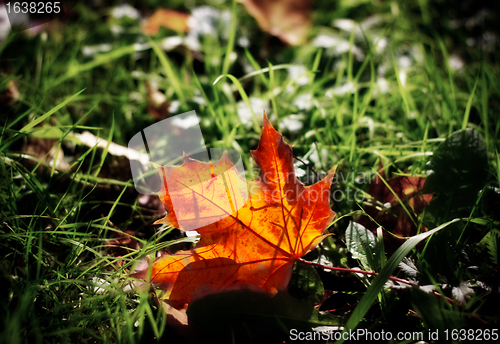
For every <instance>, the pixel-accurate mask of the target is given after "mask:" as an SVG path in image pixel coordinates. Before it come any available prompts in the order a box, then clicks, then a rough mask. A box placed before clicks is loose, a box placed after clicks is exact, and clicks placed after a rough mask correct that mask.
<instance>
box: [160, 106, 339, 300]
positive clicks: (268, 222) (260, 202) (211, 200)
mask: <svg viewBox="0 0 500 344" xmlns="http://www.w3.org/2000/svg"><path fill="white" fill-rule="evenodd" d="M252 155H253V158H254V159H255V162H256V163H257V165H258V166H259V167H260V168H261V172H262V174H261V176H260V178H258V179H254V180H252V181H250V182H248V185H245V183H246V181H245V180H244V179H243V178H242V177H241V176H240V175H238V173H237V171H236V168H235V167H234V166H233V165H232V163H231V161H230V160H229V159H228V157H227V154H224V156H223V157H222V158H221V159H220V161H219V162H218V163H216V164H215V165H211V166H210V168H207V164H208V163H204V162H200V161H197V160H193V159H190V158H188V157H187V156H185V157H184V163H183V164H182V165H181V166H177V167H165V168H163V167H162V168H161V172H162V175H163V178H164V183H165V187H166V188H165V191H164V192H163V193H162V194H161V195H160V198H161V200H162V202H163V204H164V206H165V209H166V210H167V212H168V213H167V216H165V217H164V218H163V219H161V220H158V221H157V222H156V223H165V224H170V225H172V226H175V227H178V228H181V229H182V228H183V227H184V228H193V225H196V224H201V225H202V224H203V220H204V219H205V218H208V219H209V221H208V222H207V223H210V224H208V225H206V226H202V227H199V228H198V229H197V231H198V232H199V233H200V235H201V240H200V241H199V242H198V244H197V245H196V247H195V248H194V249H192V250H189V251H180V252H177V253H176V254H174V255H167V256H163V257H162V258H160V259H159V260H157V261H156V262H155V263H154V264H153V267H152V276H151V283H153V284H158V285H159V286H160V288H161V289H163V290H164V291H165V295H164V298H165V299H168V300H169V303H170V305H172V306H174V307H176V308H182V307H183V306H185V304H186V303H190V302H191V301H193V300H194V299H198V298H200V297H203V296H205V295H208V294H211V293H215V292H221V291H227V290H236V289H251V290H260V291H264V292H268V293H269V294H271V295H272V294H275V293H276V292H277V291H278V290H283V289H285V288H286V286H287V284H288V282H289V280H290V276H291V272H292V267H293V263H294V262H295V261H296V260H297V259H299V258H300V257H302V256H303V255H305V254H306V253H308V252H309V251H311V250H312V249H314V247H315V246H316V245H317V244H318V243H319V242H320V241H321V240H322V239H323V238H324V235H323V232H324V231H325V229H326V227H327V226H328V225H329V224H330V223H331V221H332V220H333V217H334V216H335V213H334V212H333V211H332V210H331V209H330V201H329V200H330V185H331V182H332V178H333V172H331V173H330V174H329V175H328V176H327V177H326V178H324V179H323V180H321V181H319V182H317V183H316V184H314V185H311V186H304V185H303V184H302V183H301V182H300V181H299V180H298V179H297V178H296V176H295V173H294V166H293V155H292V148H291V147H290V146H289V145H288V144H287V143H285V142H284V141H283V139H282V135H281V134H279V133H278V132H277V131H276V130H275V129H274V128H273V127H272V125H271V124H270V123H269V121H268V119H267V117H266V116H265V114H264V126H263V131H262V136H261V139H260V142H259V146H258V148H257V150H255V151H252ZM207 170H208V171H211V175H212V177H214V176H215V175H219V174H220V172H224V173H225V176H226V177H225V183H226V186H224V185H218V186H217V185H216V186H215V187H213V185H211V184H210V182H211V180H210V178H208V179H207V178H206V176H202V175H200V172H198V171H202V172H201V174H203V173H206V172H204V171H207ZM212 179H214V178H212ZM167 181H168V187H167ZM199 181H203V182H201V183H200V182H199ZM196 182H198V184H195V183H196ZM214 183H221V181H220V180H215V181H214ZM209 184H210V185H209ZM242 185H243V186H245V191H241V190H242ZM247 187H248V188H247ZM227 190H229V191H227ZM247 191H248V194H246V192H247ZM173 192H174V193H175V192H177V194H176V198H177V201H176V202H173V200H172V197H171V196H172V195H171V194H172V193H173ZM247 195H248V200H247V198H246V196H247ZM183 197H184V198H183ZM228 199H229V202H230V203H232V204H233V206H231V207H230V208H228V207H227V206H220V207H219V208H218V209H220V212H219V213H218V212H217V211H214V210H213V209H214V207H213V205H214V204H219V203H220V204H222V203H224V202H226V203H227V202H228ZM243 200H244V201H245V202H246V203H244V205H242V204H241V203H239V202H242V201H243ZM193 202H194V203H195V204H193ZM173 203H176V204H175V207H174V204H173ZM183 203H184V204H183ZM174 208H175V209H174ZM216 208H217V207H216ZM227 209H233V210H234V211H227ZM214 216H215V217H217V218H216V220H217V221H215V222H214V221H213V218H211V217H214Z"/></svg>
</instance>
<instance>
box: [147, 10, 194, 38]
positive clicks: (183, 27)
mask: <svg viewBox="0 0 500 344" xmlns="http://www.w3.org/2000/svg"><path fill="white" fill-rule="evenodd" d="M188 18H189V14H187V13H182V12H177V11H173V10H166V9H163V8H159V9H157V10H156V11H155V13H153V15H152V16H151V17H149V19H148V20H147V21H146V23H145V24H144V25H143V30H144V33H145V34H147V35H150V36H154V35H156V34H157V33H158V31H160V26H163V27H166V28H168V29H171V30H174V31H177V32H188V31H189V27H188Z"/></svg>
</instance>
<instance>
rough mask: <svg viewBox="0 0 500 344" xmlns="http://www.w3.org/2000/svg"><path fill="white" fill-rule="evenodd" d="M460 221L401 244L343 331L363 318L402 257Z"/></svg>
mask: <svg viewBox="0 0 500 344" xmlns="http://www.w3.org/2000/svg"><path fill="white" fill-rule="evenodd" d="M457 221H460V219H454V220H452V221H449V222H446V223H444V224H442V225H441V226H439V227H436V228H434V229H433V230H430V231H428V232H425V233H421V234H418V235H415V236H413V237H411V238H409V239H408V240H407V241H406V242H405V243H404V244H403V245H401V246H400V247H399V248H398V249H397V251H396V252H394V254H393V255H392V256H391V258H389V260H388V261H387V263H386V264H385V265H384V267H383V268H382V270H381V271H380V273H379V275H378V276H377V277H376V278H375V279H374V280H373V282H372V285H371V286H370V287H369V288H368V290H367V291H366V293H365V295H364V296H363V298H362V299H361V301H360V302H359V304H358V306H357V307H356V309H355V310H354V312H353V313H352V315H351V316H350V317H349V320H348V321H347V323H346V325H345V327H344V331H343V332H349V330H351V331H352V330H354V329H355V328H356V326H357V325H358V324H359V322H360V321H361V320H362V319H363V317H364V316H365V314H366V313H367V312H368V310H369V309H370V308H371V306H372V304H373V302H374V301H375V300H376V299H377V295H378V294H379V293H380V291H381V290H382V288H383V287H384V284H385V282H387V280H388V279H389V277H390V276H391V275H392V273H393V272H394V270H396V268H397V267H398V265H399V263H400V262H401V260H403V258H404V257H405V256H406V255H407V254H408V253H409V252H410V251H411V250H412V249H413V248H414V247H415V246H416V245H417V244H418V243H419V242H421V241H422V240H424V239H426V238H428V237H430V236H431V235H433V234H434V233H436V232H438V231H440V230H441V229H443V228H445V227H447V226H449V225H450V224H452V223H455V222H457ZM343 342H344V339H341V340H338V341H337V342H336V344H341V343H343Z"/></svg>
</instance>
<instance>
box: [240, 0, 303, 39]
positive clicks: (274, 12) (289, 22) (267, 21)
mask: <svg viewBox="0 0 500 344" xmlns="http://www.w3.org/2000/svg"><path fill="white" fill-rule="evenodd" d="M238 1H239V2H240V3H242V4H243V6H245V9H246V10H247V12H248V13H249V14H250V15H251V16H252V17H254V18H255V20H257V23H258V24H259V26H260V27H261V29H262V30H264V31H267V32H269V33H270V34H271V35H274V36H276V37H278V38H280V39H281V40H282V41H284V42H286V43H288V44H291V45H300V44H302V43H304V41H305V40H306V38H307V34H308V33H309V30H310V29H311V20H310V18H309V13H310V11H311V4H312V1H311V0H238Z"/></svg>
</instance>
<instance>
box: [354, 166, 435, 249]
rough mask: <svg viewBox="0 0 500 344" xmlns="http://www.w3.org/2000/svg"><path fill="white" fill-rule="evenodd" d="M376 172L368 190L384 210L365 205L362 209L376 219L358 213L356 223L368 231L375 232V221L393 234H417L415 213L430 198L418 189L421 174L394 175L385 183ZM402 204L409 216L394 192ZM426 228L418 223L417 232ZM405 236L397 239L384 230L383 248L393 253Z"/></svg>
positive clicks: (418, 211)
mask: <svg viewBox="0 0 500 344" xmlns="http://www.w3.org/2000/svg"><path fill="white" fill-rule="evenodd" d="M379 170H380V171H381V172H380V173H379V174H380V177H382V178H383V179H385V178H386V177H385V172H384V171H383V167H382V163H380V167H379ZM380 177H379V176H378V175H377V176H375V178H374V179H373V181H372V183H371V185H370V189H369V190H368V193H369V194H370V195H371V196H373V198H374V199H375V200H377V201H378V202H380V203H382V204H384V209H383V210H379V209H377V208H376V207H375V206H366V207H364V210H365V211H366V213H367V214H368V215H370V216H371V217H372V218H373V219H374V220H375V221H376V223H375V222H373V221H371V220H370V218H369V217H368V216H365V215H361V216H359V217H358V219H357V220H356V222H358V223H360V224H362V225H363V226H365V227H366V228H368V229H370V230H371V231H374V232H375V231H376V229H377V227H378V225H377V223H378V224H380V225H381V226H382V227H383V228H385V229H386V230H388V231H390V232H391V233H392V234H394V235H396V236H398V237H401V238H406V237H411V236H414V235H416V234H417V225H418V223H419V219H418V216H420V215H421V214H422V211H423V210H424V207H425V206H426V205H427V204H428V203H429V202H430V201H431V199H432V194H422V192H421V190H422V188H423V186H424V183H425V178H424V177H406V176H397V177H394V178H390V179H388V180H386V182H387V184H388V185H389V186H390V189H389V187H387V185H385V183H384V182H383V181H382V180H381V178H380ZM391 189H392V190H393V191H394V193H395V194H396V195H397V196H398V198H399V199H400V200H401V202H402V203H403V205H404V207H405V208H406V209H407V210H408V212H409V213H410V214H411V216H409V215H408V213H407V212H406V211H405V209H404V208H403V206H402V205H401V203H400V202H399V200H398V199H397V198H396V196H395V195H394V193H393V192H392V191H391ZM426 231H427V228H426V227H424V226H420V232H426ZM403 242H404V239H398V238H396V237H394V236H391V235H390V234H387V233H384V245H385V250H386V252H388V253H393V252H394V251H395V250H396V249H397V248H398V247H399V246H400V245H401V244H402V243H403Z"/></svg>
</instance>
